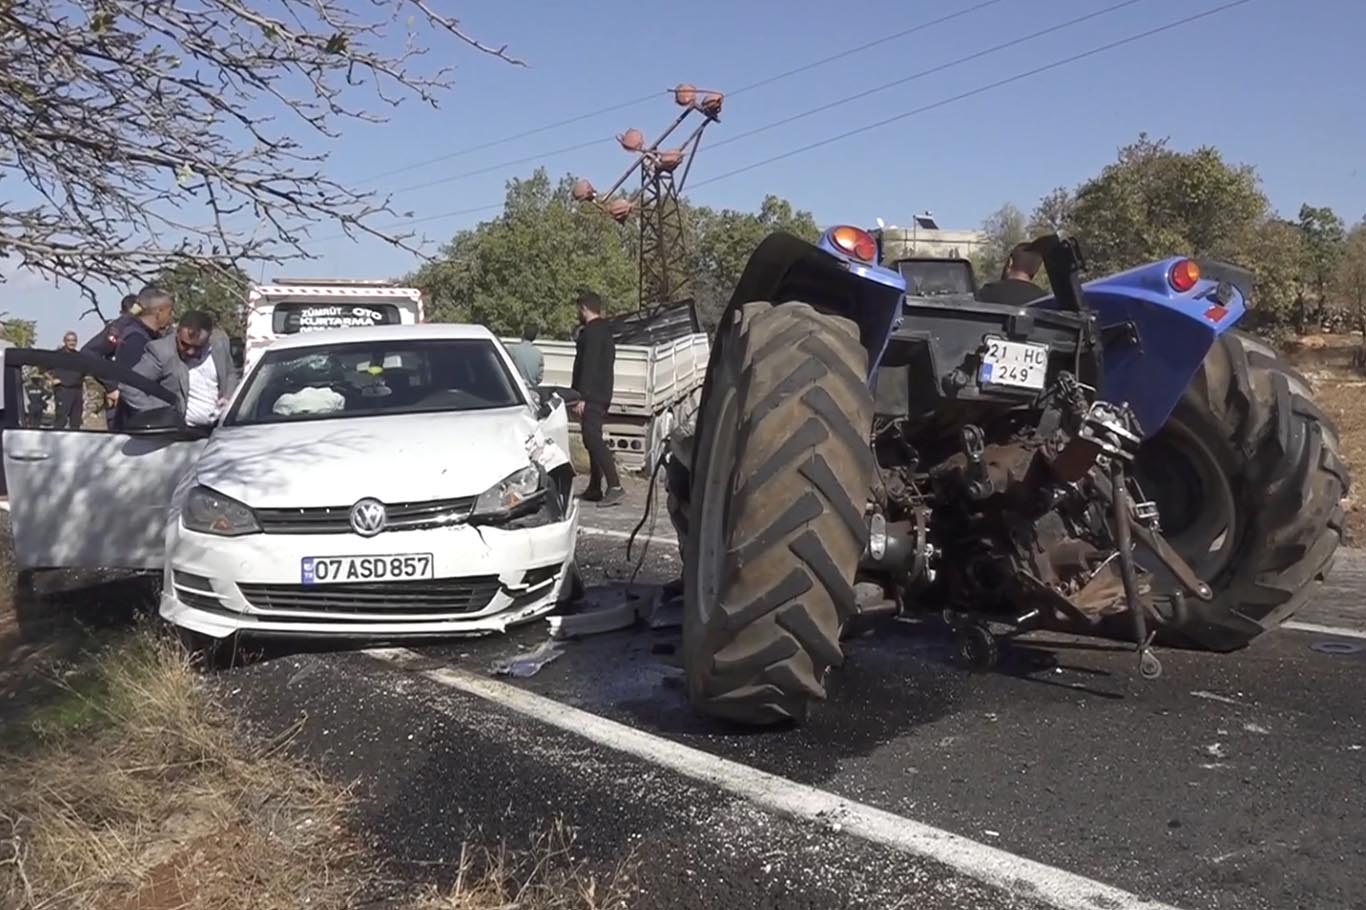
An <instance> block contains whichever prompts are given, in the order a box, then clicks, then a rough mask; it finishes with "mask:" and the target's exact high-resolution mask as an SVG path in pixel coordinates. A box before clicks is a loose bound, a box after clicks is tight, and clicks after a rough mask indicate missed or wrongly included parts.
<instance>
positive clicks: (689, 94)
mask: <svg viewBox="0 0 1366 910" xmlns="http://www.w3.org/2000/svg"><path fill="white" fill-rule="evenodd" d="M696 103H697V88H696V86H692V85H689V84H688V83H686V82H680V83H679V84H678V85H677V87H675V88H674V104H677V105H678V106H679V107H692V106H693V105H694V104H696Z"/></svg>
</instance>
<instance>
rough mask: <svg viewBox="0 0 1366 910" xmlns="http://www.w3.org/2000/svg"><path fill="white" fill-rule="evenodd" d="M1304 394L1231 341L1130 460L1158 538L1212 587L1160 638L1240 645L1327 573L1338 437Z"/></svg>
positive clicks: (1339, 479) (1257, 353)
mask: <svg viewBox="0 0 1366 910" xmlns="http://www.w3.org/2000/svg"><path fill="white" fill-rule="evenodd" d="M1310 395H1311V390H1310V387H1309V383H1308V382H1307V381H1306V380H1305V379H1304V377H1302V376H1300V375H1299V374H1298V373H1297V372H1295V371H1294V370H1293V369H1291V368H1290V367H1289V366H1288V365H1286V364H1285V363H1284V362H1282V361H1281V360H1280V359H1279V358H1278V357H1277V356H1276V354H1275V352H1274V351H1272V350H1271V349H1270V348H1268V347H1266V346H1265V345H1263V344H1261V343H1260V342H1258V341H1256V340H1254V339H1252V338H1249V337H1248V336H1246V335H1242V334H1239V333H1229V334H1227V335H1224V336H1223V337H1222V338H1220V340H1219V341H1218V343H1216V344H1215V346H1214V348H1213V349H1212V350H1211V351H1210V353H1209V354H1208V355H1207V356H1206V357H1205V361H1204V363H1203V364H1202V365H1201V367H1200V370H1199V371H1198V372H1197V373H1196V375H1195V378H1194V380H1193V381H1192V382H1191V385H1190V387H1189V388H1188V389H1187V391H1186V393H1185V395H1184V396H1183V397H1182V399H1181V402H1180V404H1178V405H1177V407H1176V410H1175V412H1174V413H1173V415H1172V417H1171V419H1170V420H1169V421H1168V422H1167V424H1166V426H1164V427H1163V428H1162V430H1161V432H1159V433H1158V434H1157V435H1156V436H1154V437H1153V439H1152V440H1150V441H1149V442H1148V443H1146V444H1145V445H1144V448H1143V449H1142V451H1141V452H1140V454H1139V459H1138V465H1137V474H1138V477H1139V482H1140V485H1141V486H1142V488H1143V492H1144V494H1145V495H1146V496H1147V497H1148V498H1150V499H1153V500H1154V501H1156V503H1157V506H1158V513H1159V517H1160V520H1161V523H1162V531H1163V533H1164V535H1166V537H1167V540H1168V541H1169V542H1170V543H1171V544H1172V546H1173V547H1174V548H1175V549H1176V551H1177V552H1178V553H1180V554H1181V556H1182V557H1183V558H1184V559H1185V560H1186V561H1187V562H1189V563H1190V564H1191V566H1192V567H1193V568H1194V569H1195V571H1196V573H1197V574H1198V575H1199V576H1200V577H1201V578H1202V579H1204V580H1205V581H1206V582H1208V584H1209V585H1210V587H1211V588H1212V589H1213V591H1214V598H1213V600H1210V601H1201V600H1198V599H1196V598H1194V597H1187V598H1186V599H1185V604H1186V609H1185V611H1183V612H1179V613H1174V614H1170V615H1171V617H1172V619H1173V623H1172V625H1171V626H1170V627H1169V629H1168V635H1167V638H1168V640H1169V641H1170V642H1172V643H1175V644H1185V645H1191V646H1195V647H1199V648H1204V649H1207V650H1211V651H1234V650H1237V649H1238V648H1242V647H1244V646H1246V645H1247V644H1248V643H1249V642H1251V641H1252V640H1253V639H1254V638H1256V637H1257V636H1258V635H1260V634H1261V633H1262V632H1264V631H1266V630H1267V629H1272V628H1275V627H1276V626H1278V625H1280V624H1281V623H1282V622H1284V621H1285V620H1287V619H1289V618H1290V616H1291V615H1292V614H1293V613H1294V612H1295V611H1296V610H1297V609H1298V608H1299V607H1300V605H1301V604H1303V603H1304V601H1305V600H1306V599H1307V598H1308V597H1309V596H1310V595H1311V593H1312V592H1313V590H1314V589H1315V587H1316V585H1315V583H1316V582H1319V581H1322V580H1323V579H1324V578H1325V577H1326V576H1327V574H1328V571H1329V569H1330V568H1331V566H1332V562H1333V555H1334V553H1335V551H1336V550H1337V548H1338V546H1339V545H1340V544H1341V543H1342V539H1343V507H1342V500H1343V497H1345V496H1346V494H1347V490H1348V487H1349V479H1348V475H1347V468H1346V466H1345V465H1344V464H1343V461H1342V458H1341V457H1340V456H1339V455H1338V435H1337V430H1336V428H1335V427H1334V426H1333V424H1332V423H1331V421H1329V419H1328V418H1327V417H1326V416H1325V415H1324V414H1323V412H1322V411H1320V410H1319V408H1318V407H1317V406H1316V405H1315V404H1314V403H1313V401H1311V400H1310ZM1159 593H1160V592H1159Z"/></svg>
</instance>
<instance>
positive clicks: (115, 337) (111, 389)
mask: <svg viewBox="0 0 1366 910" xmlns="http://www.w3.org/2000/svg"><path fill="white" fill-rule="evenodd" d="M140 315H142V307H141V306H139V305H138V295H137V294H126V295H124V298H123V300H122V301H120V302H119V315H118V316H116V317H115V318H114V319H111V320H109V321H108V322H106V323H105V324H104V328H103V329H101V330H100V331H99V332H98V333H96V335H95V336H94V337H93V338H91V339H90V340H89V341H87V342H86V343H85V344H83V345H81V353H83V354H93V355H95V356H96V357H101V358H103V359H105V360H113V359H114V353H115V352H116V351H117V350H118V349H119V336H120V335H122V334H123V333H124V331H126V330H127V329H128V328H129V326H130V325H131V324H132V323H134V322H136V321H137V318H138V316H140ZM100 385H102V386H104V395H105V408H104V423H105V426H107V427H109V428H110V429H113V427H114V420H115V416H114V415H115V413H116V412H117V409H118V402H119V387H118V384H117V383H111V382H106V381H105V380H103V379H102V380H100Z"/></svg>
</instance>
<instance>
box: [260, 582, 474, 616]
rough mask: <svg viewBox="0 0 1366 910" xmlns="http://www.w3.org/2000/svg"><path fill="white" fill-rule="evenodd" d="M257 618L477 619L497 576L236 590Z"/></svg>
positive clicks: (263, 586) (261, 586)
mask: <svg viewBox="0 0 1366 910" xmlns="http://www.w3.org/2000/svg"><path fill="white" fill-rule="evenodd" d="M238 587H239V588H240V589H241V591H242V596H243V597H245V598H246V599H247V602H248V603H250V604H251V605H252V606H253V607H254V608H255V609H256V610H257V611H258V612H260V613H269V614H276V615H279V616H281V617H284V616H286V615H287V616H288V617H289V619H290V620H291V621H294V622H308V621H310V620H311V621H314V622H327V621H331V620H332V619H334V618H338V617H340V618H348V617H349V618H355V617H356V616H357V615H359V614H366V615H368V616H373V617H376V618H379V619H382V620H385V621H397V622H405V621H412V622H420V621H424V620H431V619H436V618H440V617H448V616H451V615H452V614H456V615H458V614H461V613H477V612H479V611H480V610H482V609H484V608H485V607H487V606H488V605H489V603H490V602H491V601H492V600H493V597H494V595H495V594H497V593H498V588H499V583H498V576H496V575H481V576H477V577H471V578H441V579H435V580H430V581H427V580H424V581H379V582H366V583H364V584H351V585H263V584H239V585H238Z"/></svg>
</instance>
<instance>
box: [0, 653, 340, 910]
mask: <svg viewBox="0 0 1366 910" xmlns="http://www.w3.org/2000/svg"><path fill="white" fill-rule="evenodd" d="M61 685H62V687H63V692H62V693H61V695H62V698H60V699H59V700H58V701H57V702H56V703H54V704H51V705H49V706H47V707H46V708H45V709H44V710H43V711H42V712H41V714H40V716H39V717H37V718H36V719H34V720H33V722H32V723H31V724H30V729H31V730H32V731H33V733H34V739H33V740H31V741H30V742H29V743H28V744H27V745H26V747H25V748H24V749H23V751H22V753H20V754H18V755H15V756H10V757H8V758H6V759H4V760H3V764H2V765H0V905H3V906H4V907H6V908H22V910H39V908H70V910H84V908H101V910H110V908H113V910H125V908H126V910H170V908H186V910H210V908H214V910H216V908H229V907H232V908H237V907H253V908H260V910H274V908H280V910H285V908H290V910H293V908H298V907H302V906H309V907H319V908H332V907H345V906H348V905H350V904H351V903H352V898H353V896H354V895H355V893H356V891H357V886H356V884H355V882H356V880H357V876H356V875H354V874H352V873H353V870H354V868H355V867H356V866H357V863H358V861H359V860H360V859H361V857H360V856H359V855H358V854H357V853H356V851H355V850H354V849H353V848H352V846H351V845H350V842H349V839H348V837H347V836H346V833H345V830H344V828H343V826H342V813H343V811H344V809H345V807H346V794H345V793H344V792H343V791H342V790H341V789H339V788H337V787H334V786H332V785H330V784H328V783H327V782H326V781H324V780H323V779H322V778H321V777H319V776H318V775H316V774H314V773H312V772H310V771H308V770H306V769H304V768H301V767H299V766H298V765H296V764H294V763H292V762H289V761H286V760H285V759H283V758H281V757H279V756H278V754H277V753H278V751H279V746H280V745H281V744H280V743H278V742H277V743H274V744H270V745H267V746H265V747H261V748H249V747H248V746H247V745H246V744H245V742H244V740H243V739H242V738H240V737H239V736H238V735H237V734H236V733H235V732H234V730H233V728H232V726H231V725H230V724H228V723H225V722H224V721H223V720H222V719H221V718H219V717H217V716H216V712H215V710H214V709H213V706H212V705H211V703H210V702H209V700H208V698H207V697H206V695H205V693H204V692H203V690H202V688H201V685H200V683H199V681H198V680H197V679H196V677H195V674H194V673H193V671H192V670H191V669H190V667H189V666H188V665H187V664H186V662H185V661H184V659H183V658H182V657H181V656H180V654H179V652H178V651H177V650H176V649H175V648H174V647H173V646H171V645H169V644H167V643H165V642H163V641H161V640H160V639H158V638H154V637H152V636H150V635H145V634H138V635H133V636H130V637H129V638H128V639H127V640H126V641H124V642H122V643H120V644H118V645H116V646H113V647H111V648H110V649H108V650H107V651H106V652H104V653H103V654H102V655H100V656H98V657H96V658H95V660H94V665H93V667H91V668H90V670H89V672H88V673H85V674H82V675H81V676H79V677H77V678H76V680H75V681H66V682H63V683H61Z"/></svg>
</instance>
